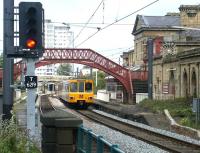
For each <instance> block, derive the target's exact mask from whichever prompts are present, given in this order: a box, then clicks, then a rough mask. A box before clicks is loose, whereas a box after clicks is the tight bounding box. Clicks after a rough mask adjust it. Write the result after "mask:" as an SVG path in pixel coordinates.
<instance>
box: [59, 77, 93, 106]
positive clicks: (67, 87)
mask: <svg viewBox="0 0 200 153" xmlns="http://www.w3.org/2000/svg"><path fill="white" fill-rule="evenodd" d="M58 96H59V98H60V99H61V100H62V101H63V102H65V103H67V104H68V105H70V106H76V107H80V108H87V107H88V106H89V105H92V104H93V103H94V81H93V80H91V79H70V80H66V81H63V82H62V83H60V84H59V85H58Z"/></svg>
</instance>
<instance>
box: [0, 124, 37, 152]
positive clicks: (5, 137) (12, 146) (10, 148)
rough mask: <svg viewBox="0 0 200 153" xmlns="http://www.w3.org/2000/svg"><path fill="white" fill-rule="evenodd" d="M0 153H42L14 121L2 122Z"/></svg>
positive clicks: (0, 126)
mask: <svg viewBox="0 0 200 153" xmlns="http://www.w3.org/2000/svg"><path fill="white" fill-rule="evenodd" d="M0 153H40V151H39V149H38V148H37V147H36V146H35V145H34V143H33V142H32V141H30V140H29V139H28V138H27V134H26V133H25V131H23V130H22V129H20V128H19V127H18V126H17V125H16V124H15V123H14V122H13V121H2V120H1V121H0Z"/></svg>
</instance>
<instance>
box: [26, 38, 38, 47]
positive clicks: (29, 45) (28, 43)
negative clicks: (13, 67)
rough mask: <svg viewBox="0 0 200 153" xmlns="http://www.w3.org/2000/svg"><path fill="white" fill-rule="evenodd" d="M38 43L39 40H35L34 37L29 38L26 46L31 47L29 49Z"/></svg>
mask: <svg viewBox="0 0 200 153" xmlns="http://www.w3.org/2000/svg"><path fill="white" fill-rule="evenodd" d="M36 45H37V42H36V40H34V39H28V40H27V41H26V47H27V48H29V49H33V48H35V47H36Z"/></svg>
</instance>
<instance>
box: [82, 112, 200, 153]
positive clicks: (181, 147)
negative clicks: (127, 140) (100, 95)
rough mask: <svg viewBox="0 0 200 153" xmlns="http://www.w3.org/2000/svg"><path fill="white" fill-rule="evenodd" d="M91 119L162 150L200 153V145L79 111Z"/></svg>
mask: <svg viewBox="0 0 200 153" xmlns="http://www.w3.org/2000/svg"><path fill="white" fill-rule="evenodd" d="M78 112H79V113H80V114H82V115H84V116H86V117H88V118H89V119H92V120H94V121H96V122H99V123H101V124H104V125H106V126H108V127H110V128H113V129H116V130H118V131H120V132H122V133H124V134H127V135H129V136H132V137H134V138H136V139H140V140H142V141H145V142H147V143H149V144H152V145H154V146H157V147H159V148H161V149H164V150H167V151H170V152H175V153H200V144H194V143H192V142H187V141H183V140H180V139H177V138H174V137H170V136H167V135H163V134H161V133H157V132H154V131H150V130H147V129H145V128H141V127H138V126H134V125H132V124H128V123H125V122H122V121H119V120H116V119H113V118H110V117H107V116H104V115H101V114H98V113H95V112H92V111H88V110H84V111H83V110H78Z"/></svg>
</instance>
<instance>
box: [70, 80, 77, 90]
mask: <svg viewBox="0 0 200 153" xmlns="http://www.w3.org/2000/svg"><path fill="white" fill-rule="evenodd" d="M77 91H78V86H77V82H71V83H70V92H77Z"/></svg>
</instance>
